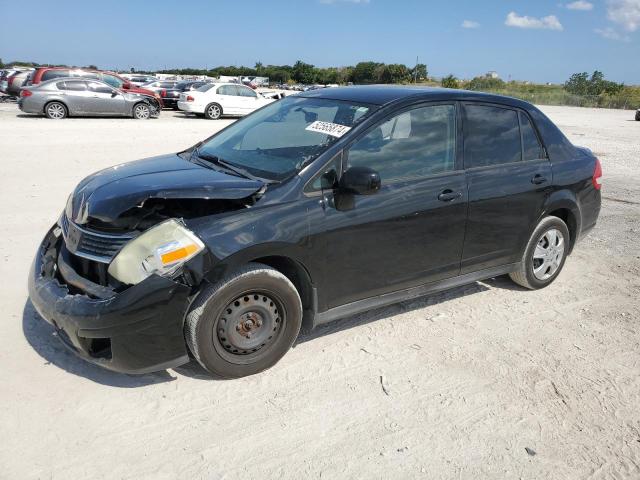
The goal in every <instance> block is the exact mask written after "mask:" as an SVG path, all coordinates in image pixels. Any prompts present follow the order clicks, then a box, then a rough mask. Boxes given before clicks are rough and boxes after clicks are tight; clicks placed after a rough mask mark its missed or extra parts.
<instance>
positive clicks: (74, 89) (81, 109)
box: [56, 80, 91, 115]
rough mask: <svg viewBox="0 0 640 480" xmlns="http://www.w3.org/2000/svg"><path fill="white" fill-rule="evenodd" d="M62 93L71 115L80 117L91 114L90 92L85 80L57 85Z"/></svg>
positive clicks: (69, 81) (68, 81)
mask: <svg viewBox="0 0 640 480" xmlns="http://www.w3.org/2000/svg"><path fill="white" fill-rule="evenodd" d="M56 86H57V87H58V90H60V91H61V94H62V97H63V99H64V103H65V104H66V105H67V107H68V108H69V114H71V115H74V114H75V115H78V114H85V113H88V112H89V96H90V95H91V94H90V93H89V90H88V89H87V83H86V82H85V81H83V80H67V81H64V82H58V83H56Z"/></svg>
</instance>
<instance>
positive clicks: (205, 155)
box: [193, 148, 273, 183]
mask: <svg viewBox="0 0 640 480" xmlns="http://www.w3.org/2000/svg"><path fill="white" fill-rule="evenodd" d="M193 155H195V156H196V157H198V158H201V159H202V160H206V161H207V162H210V163H213V164H214V165H218V166H219V167H222V168H224V169H225V170H228V171H230V172H232V173H235V174H236V175H239V176H241V177H244V178H248V179H249V180H256V181H259V182H264V183H273V182H272V181H271V180H265V179H264V178H260V177H256V176H255V175H252V174H250V173H249V172H248V171H246V170H245V169H244V168H240V167H238V166H236V165H234V164H232V163H229V162H226V161H224V160H222V159H221V158H220V157H217V156H215V155H210V154H208V153H203V152H201V151H200V149H199V148H196V149H195V150H194V151H193Z"/></svg>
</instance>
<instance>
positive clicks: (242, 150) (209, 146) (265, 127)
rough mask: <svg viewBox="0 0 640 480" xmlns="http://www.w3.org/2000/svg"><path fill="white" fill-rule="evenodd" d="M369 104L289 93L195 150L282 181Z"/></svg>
mask: <svg viewBox="0 0 640 480" xmlns="http://www.w3.org/2000/svg"><path fill="white" fill-rule="evenodd" d="M373 108H374V107H372V106H370V105H363V104H356V103H352V102H347V101H340V100H329V99H322V98H304V97H296V96H290V97H287V98H284V99H282V100H280V101H277V102H274V103H271V104H269V105H267V106H266V107H264V108H262V109H261V110H258V111H257V112H255V113H253V114H251V115H249V116H247V117H245V118H244V119H242V120H239V121H237V122H235V123H233V124H232V125H231V126H229V127H227V128H226V129H225V130H223V131H222V132H220V133H219V134H217V135H216V136H214V137H213V138H211V139H210V140H209V141H208V142H206V143H204V144H203V145H202V146H201V147H200V148H199V149H198V152H199V154H200V155H201V157H207V156H210V157H217V158H220V159H222V160H225V161H226V162H229V163H232V164H235V165H237V166H239V167H242V168H243V169H246V170H248V171H249V172H251V173H252V174H253V175H256V176H259V177H262V178H267V179H270V180H283V179H285V178H288V177H289V176H290V175H292V174H295V173H296V172H298V171H300V170H301V169H302V168H304V167H305V166H306V165H308V164H309V163H311V162H313V161H314V160H315V159H316V158H318V156H319V155H321V154H322V153H323V152H325V151H326V150H327V149H328V148H329V147H330V146H331V145H333V144H334V143H335V142H336V141H337V140H338V139H339V138H340V137H341V136H342V135H344V134H345V133H346V132H347V131H348V130H349V129H351V128H352V127H353V126H355V125H356V124H357V123H358V122H359V121H362V120H363V119H364V118H366V117H367V116H368V115H369V114H370V113H371V112H372V111H373ZM323 122H324V123H323ZM345 127H346V128H345ZM327 131H329V132H330V133H326V132H327Z"/></svg>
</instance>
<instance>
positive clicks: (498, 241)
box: [461, 103, 552, 274]
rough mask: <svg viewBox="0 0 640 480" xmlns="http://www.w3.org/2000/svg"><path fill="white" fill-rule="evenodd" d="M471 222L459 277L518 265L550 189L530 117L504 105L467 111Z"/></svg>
mask: <svg viewBox="0 0 640 480" xmlns="http://www.w3.org/2000/svg"><path fill="white" fill-rule="evenodd" d="M463 129H464V165H465V169H466V172H467V181H468V191H469V217H468V221H467V233H466V235H465V241H464V249H463V255H462V266H461V273H463V274H464V273H469V272H472V271H476V270H482V269H485V268H490V267H495V266H499V265H505V264H509V263H515V262H518V261H520V256H521V254H522V250H523V248H524V245H525V243H526V241H527V239H528V238H529V235H530V234H531V231H532V229H533V227H534V225H535V222H536V221H537V219H538V218H539V216H540V214H541V212H542V209H543V205H544V202H545V199H546V197H547V196H548V194H549V189H550V187H551V184H552V171H551V166H550V164H549V161H548V159H547V158H546V155H545V152H544V149H543V148H542V144H541V143H540V141H539V137H538V134H537V132H536V130H535V128H534V126H533V123H532V121H531V119H530V118H529V116H528V114H527V113H526V112H525V111H523V110H519V109H516V108H510V107H507V106H503V105H494V104H480V103H466V104H464V105H463Z"/></svg>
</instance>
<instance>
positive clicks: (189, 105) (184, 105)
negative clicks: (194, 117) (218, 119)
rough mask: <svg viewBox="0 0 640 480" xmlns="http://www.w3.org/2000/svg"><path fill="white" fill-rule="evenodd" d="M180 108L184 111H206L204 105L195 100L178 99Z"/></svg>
mask: <svg viewBox="0 0 640 480" xmlns="http://www.w3.org/2000/svg"><path fill="white" fill-rule="evenodd" d="M178 108H179V109H180V110H182V111H184V112H192V113H204V107H202V106H201V105H198V104H197V103H194V102H180V101H178Z"/></svg>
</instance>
